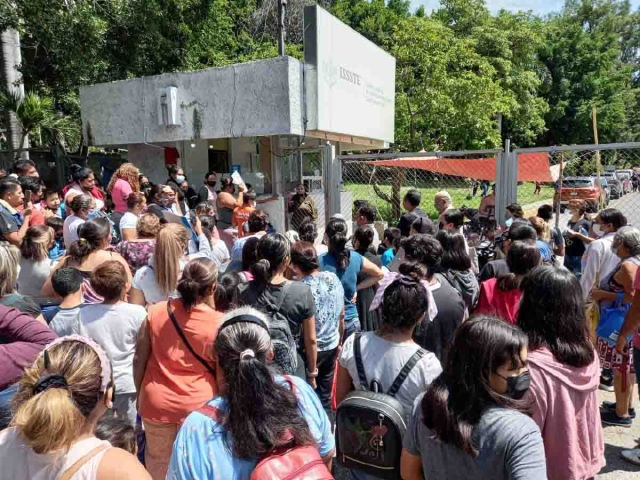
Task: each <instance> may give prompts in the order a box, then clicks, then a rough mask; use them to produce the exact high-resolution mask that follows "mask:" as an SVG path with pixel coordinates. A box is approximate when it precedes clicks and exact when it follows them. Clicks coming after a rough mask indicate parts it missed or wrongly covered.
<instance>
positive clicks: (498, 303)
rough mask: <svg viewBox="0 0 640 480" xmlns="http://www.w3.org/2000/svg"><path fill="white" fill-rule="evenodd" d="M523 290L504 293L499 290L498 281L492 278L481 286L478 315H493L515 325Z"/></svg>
mask: <svg viewBox="0 0 640 480" xmlns="http://www.w3.org/2000/svg"><path fill="white" fill-rule="evenodd" d="M520 297H522V290H520V289H519V288H515V289H513V290H509V291H506V292H505V291H503V290H500V289H499V288H498V279H497V278H490V279H489V280H487V281H485V282H483V283H482V284H481V285H480V299H479V300H478V307H477V308H476V310H475V312H474V313H476V314H480V315H493V316H496V317H498V318H500V319H501V320H504V321H505V322H507V323H511V324H515V323H516V321H517V319H518V309H519V308H520Z"/></svg>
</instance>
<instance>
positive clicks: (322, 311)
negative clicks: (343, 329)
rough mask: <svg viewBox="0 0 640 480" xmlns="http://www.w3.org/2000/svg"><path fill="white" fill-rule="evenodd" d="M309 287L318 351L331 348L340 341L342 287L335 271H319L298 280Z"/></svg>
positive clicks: (342, 304)
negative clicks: (314, 316)
mask: <svg viewBox="0 0 640 480" xmlns="http://www.w3.org/2000/svg"><path fill="white" fill-rule="evenodd" d="M300 281H301V282H302V283H306V284H307V285H309V287H310V288H311V293H312V294H313V299H314V301H315V303H316V340H317V342H318V351H319V352H326V351H328V350H333V349H334V348H336V347H337V346H338V343H339V342H340V331H339V330H340V315H341V314H342V308H343V307H344V289H343V288H342V283H340V280H339V279H338V277H337V276H336V274H335V273H331V272H319V273H318V274H317V275H309V276H307V277H304V278H303V279H302V280H300Z"/></svg>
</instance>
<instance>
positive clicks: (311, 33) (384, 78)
mask: <svg viewBox="0 0 640 480" xmlns="http://www.w3.org/2000/svg"><path fill="white" fill-rule="evenodd" d="M304 24H305V25H304V31H305V37H304V42H305V43H304V56H305V69H306V70H305V86H306V91H307V121H308V124H307V129H308V130H320V131H324V132H331V133H337V134H343V135H351V136H357V137H363V138H368V139H373V140H382V141H386V142H389V143H391V142H393V140H394V119H395V92H396V59H395V58H394V57H392V56H391V55H389V54H388V53H387V52H385V51H384V50H382V49H381V48H380V47H378V46H377V45H375V44H374V43H372V42H371V41H369V40H367V39H366V38H364V37H363V36H362V35H360V34H359V33H357V32H356V31H355V30H353V29H352V28H350V27H348V26H347V25H345V24H344V23H342V22H341V21H340V20H338V19H337V18H335V17H334V16H332V15H331V14H329V13H328V12H327V11H326V10H324V9H322V8H321V7H319V6H317V5H314V6H309V7H305V10H304Z"/></svg>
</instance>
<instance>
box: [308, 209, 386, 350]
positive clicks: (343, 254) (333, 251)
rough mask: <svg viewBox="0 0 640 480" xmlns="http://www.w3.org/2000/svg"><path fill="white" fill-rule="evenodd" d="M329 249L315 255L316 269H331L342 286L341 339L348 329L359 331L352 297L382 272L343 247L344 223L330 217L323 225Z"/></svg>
mask: <svg viewBox="0 0 640 480" xmlns="http://www.w3.org/2000/svg"><path fill="white" fill-rule="evenodd" d="M326 235H327V239H328V242H327V243H328V244H329V251H328V252H327V253H325V254H324V255H321V256H320V257H319V261H320V269H321V270H323V271H328V272H332V273H335V274H336V275H337V276H338V278H339V279H340V282H342V288H344V322H345V339H346V338H348V337H349V335H351V334H352V333H355V332H358V331H360V320H359V318H358V309H357V307H356V302H355V301H354V297H355V296H356V293H357V292H358V291H359V290H363V289H366V288H369V287H372V286H374V285H375V284H376V283H378V282H379V281H380V280H382V277H383V276H384V274H383V273H382V270H381V269H380V268H378V267H377V266H376V265H375V264H373V263H372V262H371V261H369V260H367V259H366V258H364V257H363V256H362V255H360V254H359V253H357V252H354V251H350V250H348V249H347V241H348V240H349V239H348V229H347V223H346V222H345V221H344V220H342V219H340V218H334V219H333V220H331V221H330V222H329V224H328V225H327V228H326ZM360 273H363V274H365V275H366V276H367V278H366V279H365V280H363V281H362V282H360V283H358V275H359V274H360Z"/></svg>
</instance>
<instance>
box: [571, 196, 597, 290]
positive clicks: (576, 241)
mask: <svg viewBox="0 0 640 480" xmlns="http://www.w3.org/2000/svg"><path fill="white" fill-rule="evenodd" d="M569 211H570V212H571V219H570V220H569V221H568V222H567V229H566V230H565V231H564V237H565V238H564V242H565V245H566V248H565V256H564V266H565V267H566V268H568V269H569V271H570V272H572V273H573V274H574V275H575V276H576V277H578V280H580V277H581V276H582V255H584V252H585V250H586V249H587V245H589V244H590V243H591V242H592V241H593V239H592V238H590V237H588V235H589V231H590V230H591V220H590V219H589V218H588V217H587V216H586V215H585V214H586V212H587V204H586V203H585V202H584V201H582V200H577V201H571V202H569Z"/></svg>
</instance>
